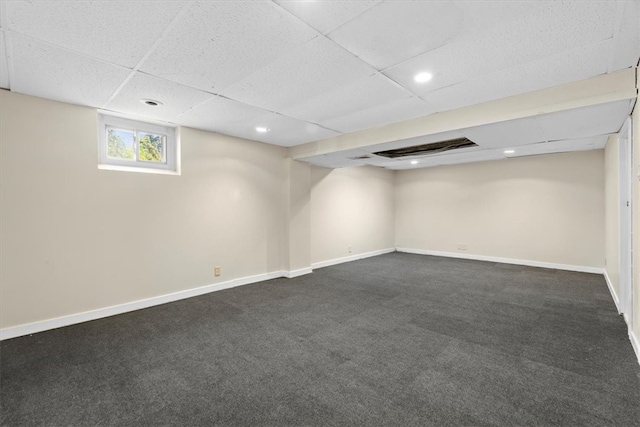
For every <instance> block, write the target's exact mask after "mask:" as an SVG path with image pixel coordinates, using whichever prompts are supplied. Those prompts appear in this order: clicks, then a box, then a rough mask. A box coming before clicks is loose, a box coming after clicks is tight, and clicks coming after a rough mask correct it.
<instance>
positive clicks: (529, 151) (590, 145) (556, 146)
mask: <svg viewBox="0 0 640 427" xmlns="http://www.w3.org/2000/svg"><path fill="white" fill-rule="evenodd" d="M607 138H608V135H601V136H593V137H589V138H575V139H563V140H561V141H550V142H543V143H540V144H530V145H523V146H522V147H518V148H517V149H516V150H515V153H513V154H509V155H508V156H507V157H522V156H533V155H539V154H552V153H564V152H569V151H582V150H593V149H600V148H602V146H603V144H604V143H606V141H607Z"/></svg>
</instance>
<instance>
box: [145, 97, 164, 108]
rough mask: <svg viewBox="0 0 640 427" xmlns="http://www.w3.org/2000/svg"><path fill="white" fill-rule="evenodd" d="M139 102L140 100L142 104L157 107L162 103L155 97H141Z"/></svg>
mask: <svg viewBox="0 0 640 427" xmlns="http://www.w3.org/2000/svg"><path fill="white" fill-rule="evenodd" d="M140 102H142V103H143V104H144V105H148V106H149V107H159V106H161V105H162V102H160V101H156V100H155V99H144V98H143V99H141V100H140Z"/></svg>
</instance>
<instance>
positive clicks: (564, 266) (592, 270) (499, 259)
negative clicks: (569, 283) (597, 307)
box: [396, 247, 604, 274]
mask: <svg viewBox="0 0 640 427" xmlns="http://www.w3.org/2000/svg"><path fill="white" fill-rule="evenodd" d="M396 250H397V251H398V252H405V253H410V254H418V255H433V256H442V257H447V258H462V259H471V260H475V261H490V262H500V263H503V264H516V265H526V266H529V267H541V268H551V269H554V270H567V271H577V272H580V273H595V274H603V272H604V269H602V268H600V267H589V266H583V265H571V264H557V263H553V262H544V261H532V260H526V259H516V258H502V257H495V256H486V255H475V254H461V253H457V252H443V251H432V250H427V249H412V248H400V247H398V248H396Z"/></svg>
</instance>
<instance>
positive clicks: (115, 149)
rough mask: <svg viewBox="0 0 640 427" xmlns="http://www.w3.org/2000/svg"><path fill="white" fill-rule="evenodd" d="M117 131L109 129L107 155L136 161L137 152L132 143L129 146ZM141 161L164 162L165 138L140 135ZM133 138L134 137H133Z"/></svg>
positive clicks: (146, 134)
mask: <svg viewBox="0 0 640 427" xmlns="http://www.w3.org/2000/svg"><path fill="white" fill-rule="evenodd" d="M118 133H122V131H116V130H113V129H109V131H108V132H107V135H108V136H107V155H108V156H109V157H110V158H112V159H125V160H135V159H136V158H135V152H134V149H133V147H132V143H130V144H129V146H127V143H125V141H124V139H123V138H122V136H121V135H119V134H118ZM139 135H140V139H139V141H138V145H139V147H138V148H139V156H140V157H139V159H138V160H144V161H147V162H162V161H163V150H164V138H163V137H162V136H161V135H152V134H148V133H140V134H139ZM132 136H133V135H132Z"/></svg>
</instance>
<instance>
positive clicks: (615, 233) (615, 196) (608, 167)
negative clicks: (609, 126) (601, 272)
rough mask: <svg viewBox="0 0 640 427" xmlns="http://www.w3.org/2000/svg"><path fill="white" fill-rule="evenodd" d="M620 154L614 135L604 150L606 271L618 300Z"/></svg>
mask: <svg viewBox="0 0 640 427" xmlns="http://www.w3.org/2000/svg"><path fill="white" fill-rule="evenodd" d="M619 156H620V152H619V144H618V136H617V135H612V136H610V137H609V140H608V141H607V146H606V147H605V150H604V172H605V176H604V218H605V225H604V228H605V246H604V252H605V254H604V256H605V261H606V262H605V267H604V268H605V270H606V271H607V276H609V280H610V281H611V286H612V287H613V291H614V292H615V293H616V298H618V297H619V296H620V157H619Z"/></svg>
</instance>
